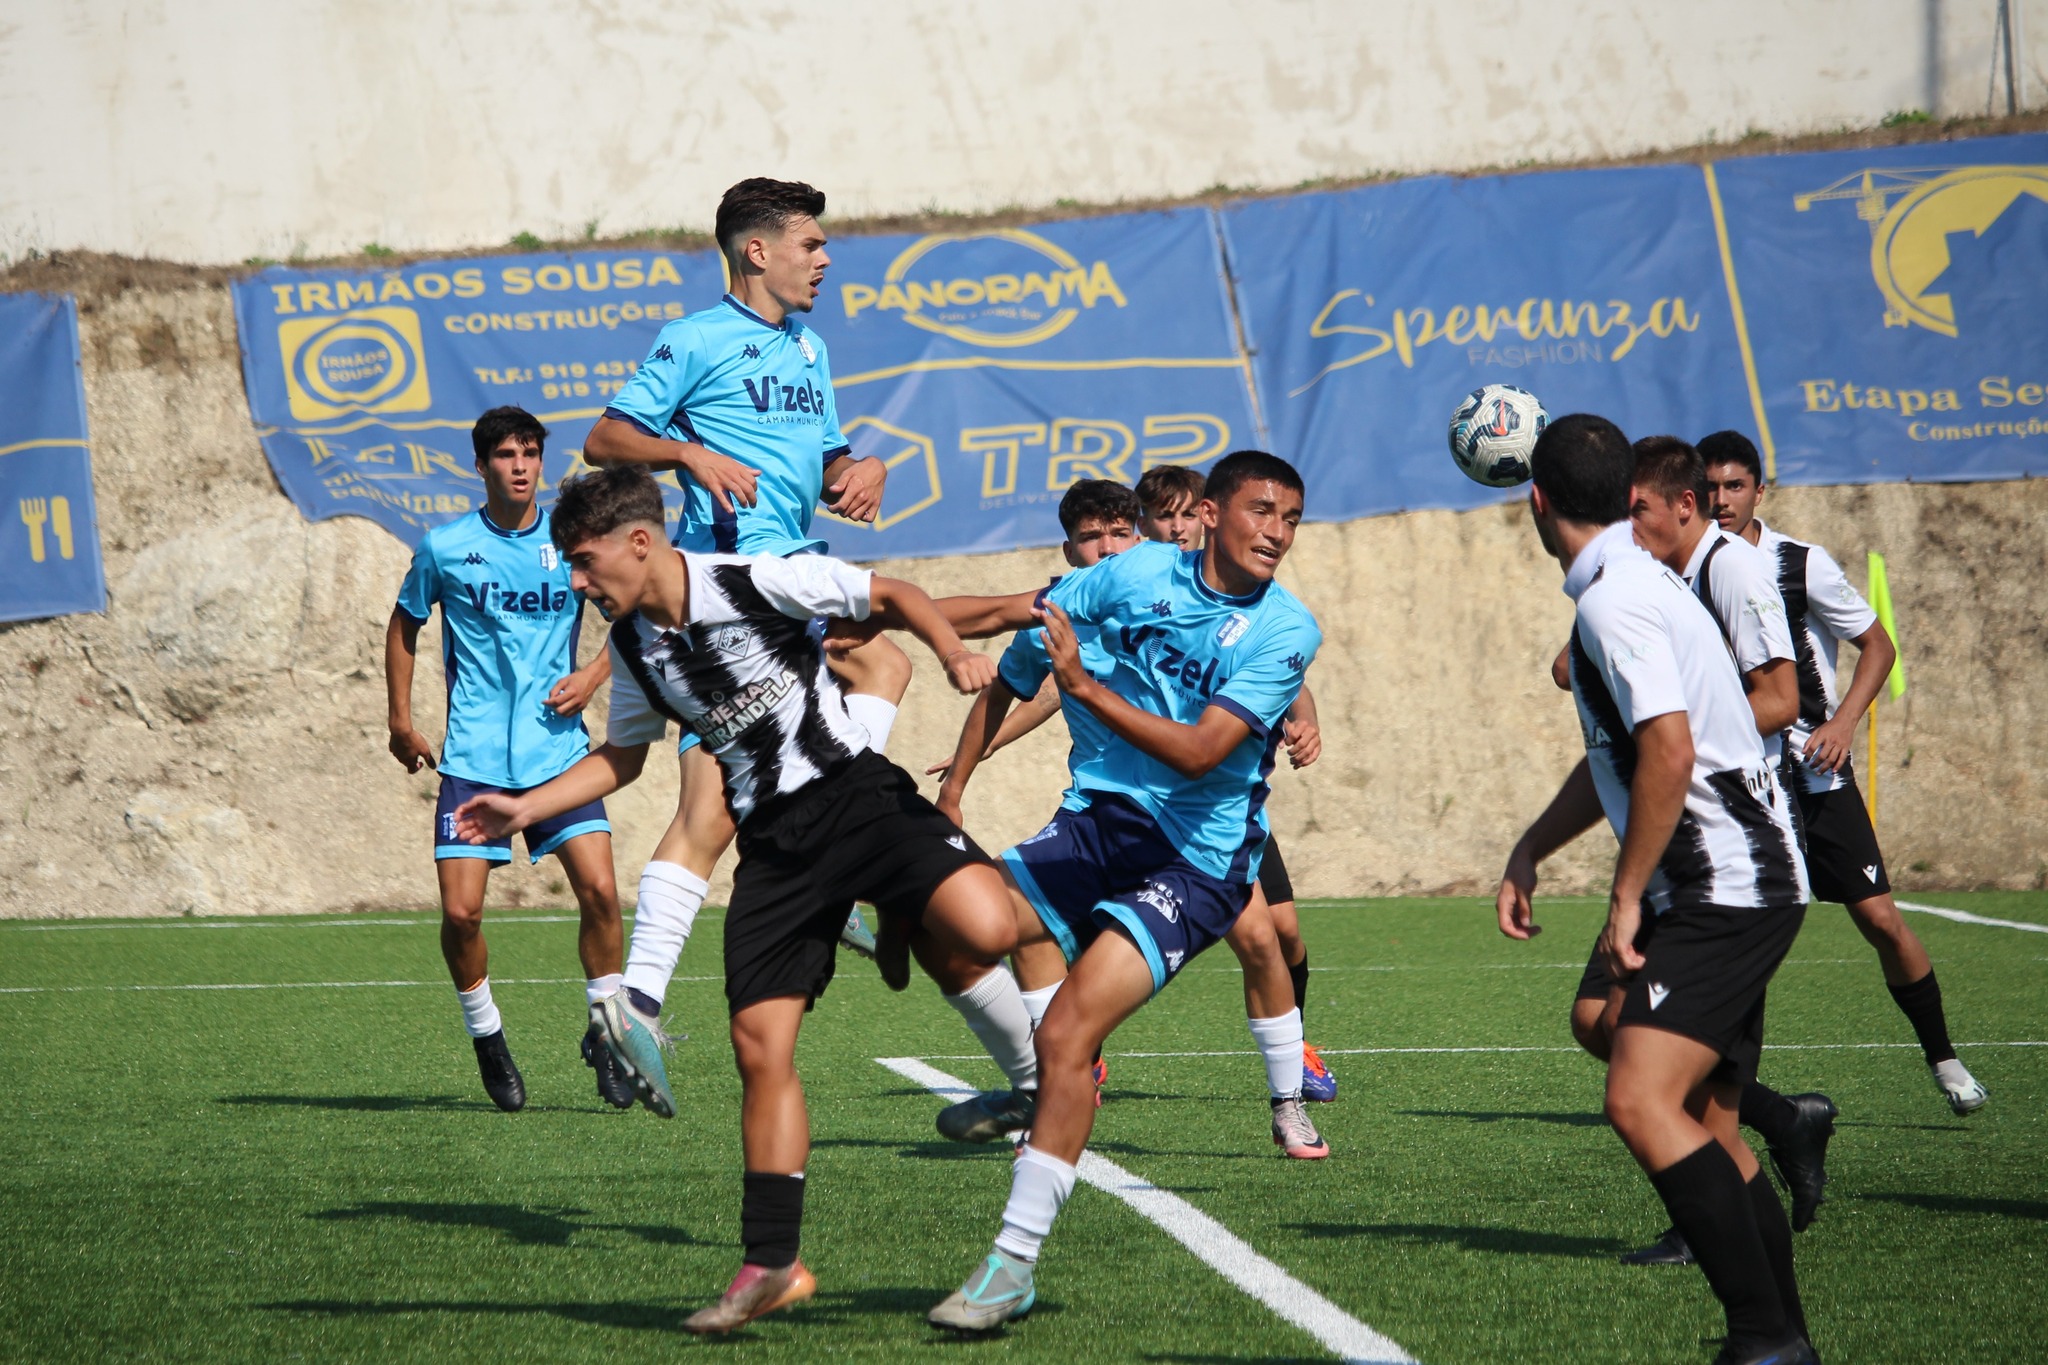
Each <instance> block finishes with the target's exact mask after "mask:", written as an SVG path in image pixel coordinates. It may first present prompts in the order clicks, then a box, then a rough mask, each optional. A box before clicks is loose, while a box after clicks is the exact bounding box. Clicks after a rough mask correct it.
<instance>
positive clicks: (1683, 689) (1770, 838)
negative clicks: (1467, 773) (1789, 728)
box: [1565, 522, 1806, 914]
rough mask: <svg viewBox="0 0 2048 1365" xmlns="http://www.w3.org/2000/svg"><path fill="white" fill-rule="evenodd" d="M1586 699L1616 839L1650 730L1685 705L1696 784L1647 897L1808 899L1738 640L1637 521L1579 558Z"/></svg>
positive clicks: (1572, 585)
mask: <svg viewBox="0 0 2048 1365" xmlns="http://www.w3.org/2000/svg"><path fill="white" fill-rule="evenodd" d="M1565 592H1566V594H1567V595H1568V596H1570V597H1571V598H1572V599H1573V600H1574V601H1576V602H1577V603H1578V606H1579V609H1578V616H1577V620H1576V621H1575V622H1574V624H1573V626H1572V643H1571V669H1572V698H1573V700H1574V701H1576V702H1577V703H1578V709H1579V724H1580V727H1581V728H1582V730H1583V731H1584V733H1585V740H1586V754H1587V757H1588V758H1589V759H1590V760H1591V761H1592V769H1593V785H1594V787H1595V788H1596V789H1598V791H1599V793H1600V806H1601V809H1602V810H1604V811H1605V812H1606V813H1607V822H1608V824H1610V825H1611V826H1613V828H1614V834H1615V837H1616V838H1621V837H1623V835H1624V834H1625V833H1626V832H1627V829H1628V808H1629V785H1630V784H1631V783H1632V782H1633V781H1634V780H1635V768H1636V744H1635V730H1636V727H1637V726H1638V725H1641V724H1642V723H1643V722H1644V721H1646V720H1649V719H1651V718H1652V717H1655V716H1661V715H1667V714H1669V713H1671V712H1673V711H1683V712H1684V713H1685V715H1686V723H1687V725H1688V727H1689V728H1690V729H1691V731H1692V744H1693V766H1692V780H1691V782H1690V783H1689V784H1688V785H1687V788H1686V794H1685V809H1684V811H1683V812H1682V813H1681V814H1680V815H1679V818H1678V828H1677V830H1676V831H1675V832H1674V833H1673V834H1672V836H1671V843H1670V844H1669V845H1668V846H1667V847H1666V848H1665V850H1664V856H1663V857H1662V858H1661V859H1659V860H1658V864H1657V871H1656V873H1655V874H1654V875H1653V876H1652V877H1651V879H1650V885H1649V887H1648V889H1647V892H1646V894H1645V896H1644V900H1645V902H1646V904H1647V905H1648V906H1649V908H1650V909H1651V910H1652V911H1654V912H1656V913H1660V914H1661V913H1662V912H1663V911H1665V910H1668V909H1670V908H1671V907H1673V906H1674V905H1677V906H1683V905H1702V904H1706V905H1723V906H1736V907H1742V906H1752V907H1765V908H1772V909H1785V908H1790V907H1792V906H1802V905H1805V904H1806V868H1805V865H1804V864H1803V863H1802V862H1801V860H1800V858H1799V853H1798V847H1797V842H1796V840H1795V838H1794V836H1793V832H1792V817H1791V801H1790V799H1789V798H1788V797H1787V796H1786V794H1785V791H1784V789H1783V787H1781V786H1780V785H1779V782H1778V775H1777V772H1776V771H1775V769H1774V767H1773V765H1772V764H1771V763H1770V761H1769V760H1768V759H1767V758H1766V757H1765V754H1764V742H1763V739H1762V737H1761V736H1759V735H1758V734H1757V732H1756V717H1755V714H1754V713H1753V712H1752V711H1751V710H1750V708H1749V702H1748V699H1747V698H1745V697H1744V695H1743V691H1742V678H1741V675H1740V674H1738V673H1737V672H1736V669H1735V663H1734V660H1733V659H1732V658H1730V656H1729V650H1728V645H1727V642H1726V641H1724V640H1723V639H1722V638H1721V633H1720V630H1719V628H1718V627H1717V626H1716V625H1715V623H1714V618H1713V616H1712V615H1710V614H1709V613H1708V611H1707V609H1706V608H1705V607H1704V606H1702V605H1701V604H1700V600H1699V598H1697V597H1696V596H1694V595H1693V593H1692V591H1691V589H1689V588H1687V587H1686V586H1685V584H1684V583H1683V582H1682V581H1681V580H1680V579H1679V577H1678V575H1676V574H1674V573H1672V572H1671V571H1670V570H1669V569H1666V568H1665V567H1664V566H1663V565H1661V564H1659V563H1658V562H1657V561H1656V560H1655V559H1652V558H1651V557H1650V555H1649V554H1648V553H1647V552H1646V551H1644V550H1643V549H1642V548H1640V547H1639V546H1638V545H1636V543H1635V541H1634V540H1633V539H1632V538H1631V536H1630V530H1629V524H1628V523H1627V522H1617V523H1616V524H1615V525H1613V526H1610V527H1608V528H1607V529H1606V530H1605V531H1603V532H1601V533H1600V535H1599V537H1598V538H1596V539H1595V540H1594V541H1593V543H1592V544H1590V545H1588V546H1587V547H1586V548H1585V549H1584V550H1582V551H1581V552H1580V554H1579V557H1578V558H1577V559H1576V560H1574V561H1573V563H1572V567H1571V571H1570V573H1568V574H1567V575H1566V576H1565Z"/></svg>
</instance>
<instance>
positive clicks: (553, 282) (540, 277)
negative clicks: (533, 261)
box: [533, 265, 569, 293]
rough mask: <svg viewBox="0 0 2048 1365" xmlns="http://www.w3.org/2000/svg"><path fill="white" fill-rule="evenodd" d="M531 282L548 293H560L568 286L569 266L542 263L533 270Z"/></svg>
mask: <svg viewBox="0 0 2048 1365" xmlns="http://www.w3.org/2000/svg"><path fill="white" fill-rule="evenodd" d="M533 282H534V283H535V284H537V285H539V286H540V287H541V288H543V289H545V290H547V291H549V292H550V293H560V292H561V291H562V290H564V289H567V288H568V287H569V267H568V266H566V265H544V266H542V267H541V268H540V269H538V270H536V271H534V272H533Z"/></svg>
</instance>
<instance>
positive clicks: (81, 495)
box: [0, 294, 107, 621]
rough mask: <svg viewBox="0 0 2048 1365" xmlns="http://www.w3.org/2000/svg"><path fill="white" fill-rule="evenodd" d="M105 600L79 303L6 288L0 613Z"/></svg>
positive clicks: (2, 301)
mask: <svg viewBox="0 0 2048 1365" xmlns="http://www.w3.org/2000/svg"><path fill="white" fill-rule="evenodd" d="M106 609H107V582H106V575H105V573H104V571H103V570H102V569H101V566H100V531H99V517H98V514H97V513H96V512H95V510H94V508H93V497H92V456H91V455H90V454H89V453H88V449H87V445H86V431H85V386H84V384H83V383H82V382H81V380H80V377H79V368H78V306H77V304H76V303H75V302H73V300H72V299H71V298H70V297H69V296H68V295H67V296H65V297H63V298H46V297H44V296H43V295H40V294H0V621H27V620H34V619H36V618H39V617H45V616H64V615H68V614H70V613H72V612H81V611H105V610H106Z"/></svg>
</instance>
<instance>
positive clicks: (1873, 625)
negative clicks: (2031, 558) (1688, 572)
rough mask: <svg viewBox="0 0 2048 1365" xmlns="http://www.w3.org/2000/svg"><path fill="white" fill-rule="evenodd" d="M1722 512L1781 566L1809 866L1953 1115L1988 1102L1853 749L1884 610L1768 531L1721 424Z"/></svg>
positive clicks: (1751, 472)
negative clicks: (1968, 1062)
mask: <svg viewBox="0 0 2048 1365" xmlns="http://www.w3.org/2000/svg"><path fill="white" fill-rule="evenodd" d="M1700 456H1701V458H1702V459H1703V460H1704V461H1705V463H1706V468H1707V486H1708V490H1709V496H1710V498H1711V499H1712V507H1713V514H1714V518H1715V520H1717V521H1718V522H1720V524H1721V528H1722V529H1723V530H1724V531H1726V532H1728V534H1730V535H1731V536H1740V537H1741V538H1742V539H1744V540H1746V541H1748V542H1749V543H1750V544H1752V545H1754V546H1756V547H1757V548H1758V549H1759V550H1761V551H1763V553H1764V554H1765V555H1766V556H1767V557H1768V558H1769V559H1770V560H1771V561H1772V562H1773V564H1774V565H1775V566H1776V569H1777V576H1778V590H1779V592H1780V593H1781V594H1782V595H1783V597H1784V599H1785V612H1786V617H1787V619H1788V620H1789V621H1790V623H1791V626H1792V643H1793V648H1794V651H1795V653H1796V654H1797V676H1798V681H1799V712H1798V715H1797V717H1796V718H1795V719H1794V720H1793V723H1792V728H1791V733H1790V735H1789V737H1788V743H1787V751H1786V758H1787V772H1788V776H1789V778H1790V782H1789V785H1790V786H1791V787H1792V790H1793V798H1794V800H1795V801H1796V802H1797V803H1798V808H1799V817H1800V820H1799V823H1800V830H1799V832H1800V836H1801V840H1802V842H1803V844H1804V846H1805V850H1806V868H1807V873H1808V875H1809V876H1811V877H1812V879H1813V894H1814V897H1815V898H1816V899H1818V900H1824V901H1833V902H1836V903H1838V904H1841V905H1843V906H1846V907H1847V908H1848V911H1849V917H1850V918H1851V919H1852V920H1854V921H1855V923H1856V928H1857V929H1858V930H1859V931H1861V933H1862V934H1863V937H1864V939H1865V940H1866V941H1867V942H1868V943H1869V944H1870V945H1871V947H1873V948H1875V949H1877V958H1878V962H1879V963H1880V964H1881V965H1882V967H1883V969H1884V980H1885V985H1886V987H1887V988H1888V989H1889V990H1890V991H1891V996H1892V1000H1893V1002H1894V1003H1895V1004H1897V1005H1898V1007H1899V1011H1900V1013H1902V1014H1904V1015H1905V1016H1906V1020H1907V1022H1909V1023H1910V1024H1912V1026H1913V1033H1914V1035H1915V1037H1917V1038H1918V1039H1919V1042H1920V1052H1921V1055H1922V1056H1923V1057H1924V1058H1925V1059H1926V1062H1927V1067H1928V1070H1929V1071H1930V1072H1931V1073H1932V1074H1933V1076H1934V1083H1935V1085H1936V1086H1937V1087H1938V1088H1939V1089H1940V1091H1941V1094H1942V1098H1943V1099H1945V1100H1947V1101H1948V1106H1949V1108H1950V1109H1951V1110H1953V1111H1954V1112H1955V1113H1957V1114H1970V1113H1974V1112H1976V1111H1977V1110H1979V1109H1981V1108H1983V1107H1984V1104H1985V1102H1986V1101H1987V1100H1989V1099H1990V1095H1989V1093H1988V1092H1987V1091H1986V1090H1985V1089H1984V1087H1983V1085H1981V1084H1980V1083H1979V1082H1978V1080H1977V1078H1976V1077H1975V1076H1972V1075H1971V1074H1970V1071H1969V1068H1967V1067H1965V1066H1964V1065H1963V1063H1962V1061H1961V1060H1960V1059H1959V1058H1958V1057H1957V1056H1956V1049H1955V1044H1953V1043H1952V1042H1950V1041H1949V1036H1948V1014H1947V1011H1946V1010H1945V1009H1944V1008H1943V1006H1942V1001H1941V985H1940V983H1939V982H1937V981H1936V980H1935V979H1934V964H1933V962H1931V961H1930V960H1929V959H1928V956H1927V949H1926V948H1924V947H1922V946H1921V943H1920V936H1919V935H1918V934H1916V933H1914V932H1913V930H1912V927H1911V926H1910V925H1908V924H1907V923H1906V920H1905V917H1904V916H1903V915H1901V914H1900V913H1899V907H1898V905H1897V903H1896V902H1895V901H1893V900H1892V886H1891V879H1890V878H1889V877H1887V876H1886V875H1885V866H1884V854H1883V852H1882V851H1880V850H1879V848H1878V846H1877V831H1876V830H1875V829H1873V828H1872V827H1871V823H1870V812H1869V810H1868V809H1867V808H1866V807H1865V806H1864V804H1863V796H1862V793H1861V792H1859V791H1858V790H1857V787H1856V773H1855V769H1854V768H1853V767H1852V766H1851V765H1850V762H1849V746H1850V743H1851V742H1852V741H1853V740H1854V739H1855V736H1856V726H1857V723H1858V722H1859V721H1861V720H1862V719H1863V713H1864V712H1865V711H1867V710H1869V709H1870V706H1871V703H1873V702H1875V701H1876V700H1877V693H1878V689H1879V688H1881V687H1883V686H1884V680H1885V678H1886V677H1888V676H1889V675H1890V673H1891V671H1892V663H1893V661H1894V660H1895V659H1896V658H1897V657H1898V650H1897V647H1896V646H1894V645H1893V643H1892V638H1891V636H1890V635H1888V634H1887V633H1886V632H1885V629H1884V626H1883V625H1882V624H1881V623H1880V622H1879V621H1878V619H1877V613H1876V612H1874V611H1872V610H1871V609H1870V604H1869V603H1868V602H1866V601H1864V600H1863V595H1862V594H1861V593H1859V592H1857V591H1856V589H1855V588H1853V587H1852V586H1850V583H1849V580H1848V578H1847V577H1846V576H1845V575H1844V574H1843V573H1842V570H1841V568H1840V566H1838V565H1837V564H1836V563H1835V561H1834V558H1833V557H1832V556H1830V555H1829V554H1828V552H1827V551H1826V550H1824V549H1822V548H1821V547H1820V546H1818V545H1814V544H1810V543H1808V542H1806V541H1803V540H1794V539H1793V538H1792V537H1790V536H1788V535H1783V534H1781V533H1780V532H1777V531H1774V530H1772V529H1771V528H1770V527H1768V526H1766V525H1764V523H1763V522H1762V521H1761V520H1760V519H1759V518H1758V517H1757V515H1756V512H1757V506H1758V504H1760V503H1761V502H1762V501H1763V495H1764V485H1763V461H1762V460H1760V459H1758V458H1757V452H1756V447H1755V446H1754V445H1752V444H1750V441H1749V438H1748V437H1746V436H1744V435H1743V434H1742V433H1741V432H1739V431H1717V432H1715V433H1714V434H1713V435H1711V436H1707V437H1703V438H1702V439H1701V441H1700ZM1844 640H1846V641H1848V642H1849V643H1851V644H1853V645H1855V646H1856V648H1857V650H1858V651H1859V652H1858V654H1857V656H1856V670H1855V672H1854V673H1853V674H1851V675H1850V678H1849V686H1848V687H1847V689H1846V690H1844V691H1843V692H1842V694H1841V698H1840V701H1839V703H1838V702H1837V700H1836V695H1835V682H1836V677H1835V652H1836V648H1837V645H1838V643H1839V642H1841V641H1844ZM1795 1098H1796V1097H1795ZM1788 1103H1789V1102H1788V1101H1787V1099H1786V1097H1785V1096H1782V1095H1779V1094H1778V1093H1776V1092H1775V1091H1773V1090H1771V1089H1770V1088H1769V1087H1767V1086H1764V1085H1761V1084H1758V1085H1756V1086H1753V1087H1751V1090H1750V1091H1749V1092H1746V1093H1745V1094H1744V1096H1743V1108H1742V1113H1743V1121H1744V1122H1745V1123H1750V1124H1752V1125H1753V1126H1754V1127H1756V1128H1757V1130H1758V1131H1759V1132H1769V1131H1771V1129H1773V1128H1778V1127H1782V1126H1784V1125H1785V1124H1786V1123H1788V1122H1789V1121H1790V1114H1789V1112H1788V1109H1787V1105H1788Z"/></svg>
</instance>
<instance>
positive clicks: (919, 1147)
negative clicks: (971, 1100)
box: [811, 1138, 1011, 1161]
mask: <svg viewBox="0 0 2048 1365" xmlns="http://www.w3.org/2000/svg"><path fill="white" fill-rule="evenodd" d="M811 1147H812V1150H814V1151H815V1150H816V1149H817V1148H820V1147H868V1148H873V1149H875V1150H878V1151H884V1152H894V1153H896V1155H897V1156H899V1157H902V1158H903V1159H904V1160H906V1161H973V1160H976V1159H979V1158H983V1157H993V1156H997V1155H1000V1156H1002V1157H1003V1158H1005V1159H1006V1160H1007V1159H1008V1158H1009V1157H1010V1155H1011V1152H1010V1145H1009V1144H1008V1143H1006V1142H989V1143H974V1142H905V1141H904V1140H903V1139H902V1138H813V1139H812V1140H811Z"/></svg>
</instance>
